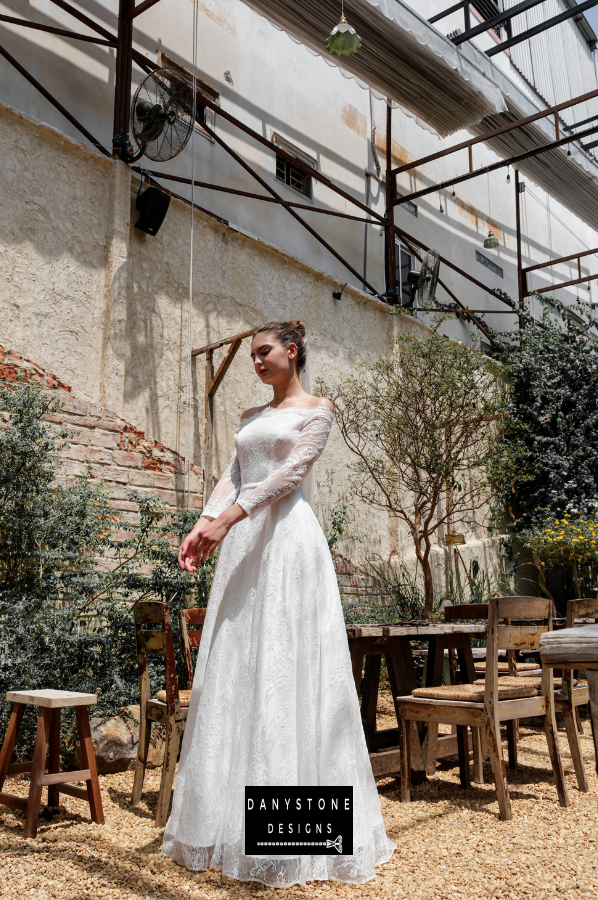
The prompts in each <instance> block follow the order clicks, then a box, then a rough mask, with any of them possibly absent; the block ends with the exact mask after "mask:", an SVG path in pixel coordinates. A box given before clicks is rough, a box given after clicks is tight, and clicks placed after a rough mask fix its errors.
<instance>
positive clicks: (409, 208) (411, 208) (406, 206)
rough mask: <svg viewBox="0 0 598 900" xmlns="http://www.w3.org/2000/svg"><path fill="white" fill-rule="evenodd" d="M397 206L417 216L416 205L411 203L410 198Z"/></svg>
mask: <svg viewBox="0 0 598 900" xmlns="http://www.w3.org/2000/svg"><path fill="white" fill-rule="evenodd" d="M399 208H400V209H404V210H406V212H408V213H411V215H412V216H415V217H416V218H417V206H416V205H415V203H412V202H411V200H405V202H404V203H401V205H400V207H399Z"/></svg>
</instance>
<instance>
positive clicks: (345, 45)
mask: <svg viewBox="0 0 598 900" xmlns="http://www.w3.org/2000/svg"><path fill="white" fill-rule="evenodd" d="M360 47H361V38H360V37H359V35H358V34H357V32H356V31H355V29H354V28H352V27H351V25H349V23H348V22H347V20H346V19H345V17H344V16H341V20H340V22H339V23H338V25H337V26H336V28H333V29H332V31H331V32H330V35H329V36H328V37H327V38H326V49H327V50H328V51H329V52H330V53H333V54H334V55H335V56H353V54H354V53H357V51H358V50H359V48H360Z"/></svg>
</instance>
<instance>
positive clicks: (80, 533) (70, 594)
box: [0, 383, 214, 755]
mask: <svg viewBox="0 0 598 900" xmlns="http://www.w3.org/2000/svg"><path fill="white" fill-rule="evenodd" d="M58 408H59V404H58V403H57V402H56V401H55V400H52V399H50V398H49V397H48V396H47V394H45V393H44V392H43V391H42V390H41V389H40V388H39V387H38V386H36V385H32V384H23V383H21V384H18V385H16V386H15V387H10V388H9V387H5V388H0V415H1V416H2V417H3V420H4V421H3V426H4V427H0V730H2V732H4V731H5V729H6V726H7V723H8V715H9V713H10V706H9V704H8V703H6V702H5V701H4V699H3V698H4V696H5V694H6V691H7V690H25V689H29V690H33V689H37V688H55V689H60V690H73V691H85V692H89V693H96V694H97V695H98V705H97V706H96V707H95V708H94V713H95V714H96V715H113V714H116V713H118V712H120V711H121V710H122V709H123V708H124V707H126V706H128V705H130V704H134V703H136V702H138V681H137V658H136V649H135V631H134V625H133V616H132V613H131V608H132V606H133V604H134V603H135V602H136V601H137V600H147V599H152V600H160V601H162V602H166V603H168V604H169V607H170V610H171V615H172V619H173V629H174V631H175V648H176V652H177V664H178V666H179V671H180V673H181V674H182V659H181V654H180V642H179V640H178V617H177V615H176V613H177V611H178V610H179V609H181V608H184V607H186V606H205V605H206V603H207V598H208V594H209V589H210V585H211V578H212V573H213V568H214V560H212V561H211V562H210V563H209V564H208V565H206V566H203V567H202V568H200V569H199V571H198V573H197V574H196V575H190V574H189V573H188V572H186V571H184V570H181V569H180V567H179V565H178V560H177V553H178V549H177V545H178V543H179V540H180V537H181V535H183V534H185V533H186V532H187V531H189V530H190V528H191V527H192V524H193V522H194V521H195V519H196V518H197V513H196V512H193V513H192V512H190V511H182V512H177V513H173V512H172V511H171V510H170V509H169V508H168V507H167V506H166V505H165V504H164V503H162V502H161V501H160V500H159V499H158V498H156V497H154V496H148V495H146V494H141V493H138V492H135V491H130V492H129V499H131V500H134V501H135V502H136V503H137V506H138V510H139V517H138V519H139V520H138V521H137V522H134V523H131V522H128V521H124V520H123V516H122V514H121V513H119V512H118V511H117V510H115V509H114V508H113V507H112V506H110V504H109V502H108V498H107V495H106V490H105V488H104V486H103V485H102V484H101V483H100V482H98V481H97V480H95V479H93V478H92V477H91V473H88V475H87V476H86V477H84V478H81V479H79V480H77V482H76V483H74V484H72V485H66V486H65V485H62V484H60V483H58V482H57V475H60V458H59V450H60V448H61V446H62V444H63V443H64V441H65V440H66V439H67V436H68V435H67V431H66V429H64V428H63V429H56V428H55V427H54V426H52V425H51V424H50V423H49V422H48V421H47V417H48V415H50V414H51V413H53V412H56V411H57V409H58ZM161 669H162V665H161V660H159V659H158V660H156V659H155V658H153V659H152V660H151V664H150V678H151V680H152V682H153V684H155V686H156V688H158V687H161V686H162V685H161V677H162V672H161ZM35 715H36V710H35V708H30V709H29V710H28V712H27V715H26V717H25V720H24V728H23V729H22V732H21V739H20V741H19V745H18V747H17V752H18V753H19V754H20V755H27V754H28V753H29V752H30V751H31V746H32V743H33V739H34V733H35V725H36V723H35ZM73 723H74V716H73V715H72V711H70V712H69V711H65V712H63V732H62V740H63V744H64V745H65V747H68V746H69V744H70V742H71V735H72V730H73Z"/></svg>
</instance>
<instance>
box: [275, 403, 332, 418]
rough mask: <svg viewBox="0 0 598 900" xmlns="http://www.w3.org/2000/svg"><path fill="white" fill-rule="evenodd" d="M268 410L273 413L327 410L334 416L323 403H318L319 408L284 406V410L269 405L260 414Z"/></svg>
mask: <svg viewBox="0 0 598 900" xmlns="http://www.w3.org/2000/svg"><path fill="white" fill-rule="evenodd" d="M266 409H271V410H272V411H273V412H285V410H287V409H296V410H299V411H300V412H313V410H315V409H325V410H326V412H329V413H330V415H332V410H331V409H328V407H327V406H324V404H323V403H318V404H317V406H283V407H282V408H281V407H280V406H270V404H269V403H267V404H266V406H264V409H262V410H260V412H264V410H266Z"/></svg>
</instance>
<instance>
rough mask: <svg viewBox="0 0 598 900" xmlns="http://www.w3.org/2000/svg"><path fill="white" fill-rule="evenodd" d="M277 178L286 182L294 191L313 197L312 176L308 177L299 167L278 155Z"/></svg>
mask: <svg viewBox="0 0 598 900" xmlns="http://www.w3.org/2000/svg"><path fill="white" fill-rule="evenodd" d="M276 177H277V178H278V180H279V181H284V183H285V184H288V186H289V187H292V188H293V190H295V191H299V193H300V194H305V196H306V197H311V175H307V174H306V173H305V172H303V171H302V170H301V169H300V168H299V167H298V166H295V165H293V163H292V162H290V161H289V160H288V159H286V158H285V157H284V156H280V155H279V154H278V153H277V154H276Z"/></svg>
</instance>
